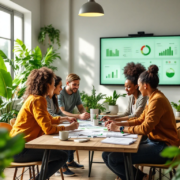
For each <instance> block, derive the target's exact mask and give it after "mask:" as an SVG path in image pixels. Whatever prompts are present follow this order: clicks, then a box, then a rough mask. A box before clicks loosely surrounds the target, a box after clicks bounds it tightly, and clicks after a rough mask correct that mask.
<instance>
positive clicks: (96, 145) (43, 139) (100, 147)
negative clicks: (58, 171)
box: [25, 135, 142, 153]
mask: <svg viewBox="0 0 180 180" xmlns="http://www.w3.org/2000/svg"><path fill="white" fill-rule="evenodd" d="M53 136H54V135H43V136H40V137H38V138H36V139H34V140H32V141H30V142H28V143H26V144H25V148H30V149H59V150H90V151H108V152H127V153H136V152H137V151H138V148H139V144H140V141H141V138H142V135H138V138H137V141H136V142H135V143H133V144H131V145H116V144H105V143H101V141H102V140H103V139H104V138H91V139H90V141H88V142H83V143H78V142H74V140H73V139H69V140H68V141H61V140H59V139H58V138H53Z"/></svg>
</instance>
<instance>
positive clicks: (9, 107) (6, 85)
mask: <svg viewBox="0 0 180 180" xmlns="http://www.w3.org/2000/svg"><path fill="white" fill-rule="evenodd" d="M0 64H1V66H0V84H1V88H0V122H6V123H9V121H10V119H12V118H13V117H16V116H17V114H18V112H19V110H18V106H17V104H16V100H17V99H18V98H17V92H18V89H17V85H16V84H15V83H14V80H12V77H11V74H10V72H8V71H7V68H6V65H5V63H4V59H3V58H2V56H1V54H0Z"/></svg>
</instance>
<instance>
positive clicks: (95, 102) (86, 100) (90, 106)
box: [80, 86, 106, 120]
mask: <svg viewBox="0 0 180 180" xmlns="http://www.w3.org/2000/svg"><path fill="white" fill-rule="evenodd" d="M80 95H81V100H82V102H83V105H84V107H85V108H86V111H87V112H89V113H90V114H99V111H104V110H105V107H104V105H103V104H102V103H99V101H100V100H102V99H104V98H105V96H106V95H105V94H102V93H99V94H98V95H96V89H95V88H94V86H93V89H92V94H91V95H88V94H86V93H85V92H84V91H83V92H82V93H80ZM92 119H93V116H91V120H92Z"/></svg>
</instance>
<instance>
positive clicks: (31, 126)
mask: <svg viewBox="0 0 180 180" xmlns="http://www.w3.org/2000/svg"><path fill="white" fill-rule="evenodd" d="M54 79H55V75H54V73H53V71H52V70H51V69H48V68H45V67H43V68H40V69H35V70H33V71H32V72H31V73H30V75H29V76H28V79H27V88H26V92H25V96H24V97H25V102H24V104H23V106H22V108H21V110H20V112H19V114H18V117H17V119H16V122H15V124H14V126H13V129H12V130H11V132H10V134H11V136H15V135H16V134H18V133H23V134H24V138H25V141H26V142H28V141H31V140H33V139H35V138H37V137H39V136H41V135H43V134H55V133H59V131H63V130H74V129H77V128H78V125H79V124H78V123H77V122H73V123H72V124H70V125H69V126H67V127H64V126H58V125H57V124H59V123H60V119H61V118H60V116H58V117H52V116H51V115H50V114H49V113H48V111H47V101H46V95H47V94H52V95H53V91H54V88H55V86H54V83H55V80H54ZM43 154H44V150H42V149H27V148H24V150H23V151H22V152H21V153H20V154H18V155H16V156H15V157H14V161H15V162H31V161H42V157H43ZM67 157H68V156H67V153H66V152H63V151H60V150H52V151H51V153H50V157H49V163H48V171H47V175H46V179H48V178H49V177H51V176H52V175H53V174H54V173H55V172H56V171H57V170H59V169H60V168H61V167H62V166H63V165H64V164H65V163H66V161H67ZM36 178H38V177H36Z"/></svg>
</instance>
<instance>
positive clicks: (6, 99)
mask: <svg viewBox="0 0 180 180" xmlns="http://www.w3.org/2000/svg"><path fill="white" fill-rule="evenodd" d="M14 52H15V53H17V54H16V57H15V59H14V60H11V59H8V57H7V56H6V54H5V53H4V52H3V51H1V50H0V64H1V66H0V85H1V88H0V121H2V122H9V120H10V119H12V118H14V117H16V116H17V114H18V112H19V109H20V107H18V105H22V102H20V103H19V104H17V102H18V100H21V97H22V96H23V94H24V92H25V89H26V81H27V77H28V75H29V74H30V72H31V71H32V70H33V69H39V68H41V67H48V68H51V69H52V70H57V67H54V66H51V64H52V63H53V61H54V60H55V59H56V58H59V59H60V56H59V54H57V53H55V52H54V51H53V50H52V48H48V49H47V52H46V54H45V56H43V55H42V52H41V50H40V48H39V47H38V46H37V47H36V48H34V49H33V50H32V51H31V50H28V49H27V48H26V45H25V44H24V43H23V42H22V41H21V40H19V39H17V40H16V43H15V47H14ZM4 62H8V63H10V65H11V66H12V68H13V70H14V74H15V78H14V80H12V77H11V74H10V72H8V71H7V68H6V66H5V63H4Z"/></svg>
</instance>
